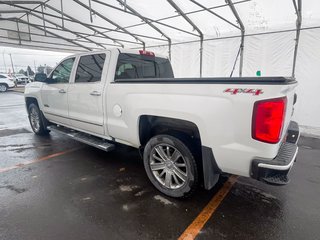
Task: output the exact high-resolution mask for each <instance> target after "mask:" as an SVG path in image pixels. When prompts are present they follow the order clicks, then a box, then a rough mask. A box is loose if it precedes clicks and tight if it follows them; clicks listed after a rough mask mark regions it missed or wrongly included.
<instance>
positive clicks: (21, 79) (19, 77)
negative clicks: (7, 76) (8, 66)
mask: <svg viewBox="0 0 320 240" xmlns="http://www.w3.org/2000/svg"><path fill="white" fill-rule="evenodd" d="M14 77H15V81H16V83H17V84H27V83H29V82H30V80H29V78H28V76H26V75H24V74H20V73H18V74H15V75H14Z"/></svg>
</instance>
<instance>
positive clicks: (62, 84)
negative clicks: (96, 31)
mask: <svg viewBox="0 0 320 240" xmlns="http://www.w3.org/2000/svg"><path fill="white" fill-rule="evenodd" d="M74 61H75V58H74V57H73V58H68V59H66V60H64V61H62V62H61V63H60V64H59V65H58V66H57V67H56V68H55V69H54V71H53V72H52V73H51V74H50V76H49V77H48V79H47V81H46V84H44V85H43V87H42V89H41V98H42V102H43V105H44V113H45V115H46V117H47V119H48V120H49V121H50V120H51V121H53V122H57V123H61V124H65V125H69V119H68V94H67V92H68V87H69V81H70V79H71V73H72V68H73V65H74Z"/></svg>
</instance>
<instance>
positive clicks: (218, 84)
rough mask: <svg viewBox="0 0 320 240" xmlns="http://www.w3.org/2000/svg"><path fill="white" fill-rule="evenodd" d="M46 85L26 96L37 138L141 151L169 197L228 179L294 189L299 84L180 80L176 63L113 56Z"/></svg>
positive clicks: (64, 69)
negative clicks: (63, 138) (53, 137)
mask: <svg viewBox="0 0 320 240" xmlns="http://www.w3.org/2000/svg"><path fill="white" fill-rule="evenodd" d="M37 81H38V82H32V83H29V84H28V85H27V86H26V88H25V102H26V108H27V111H28V116H29V120H30V124H31V127H32V129H33V131H34V133H35V134H38V135H45V134H48V133H49V131H57V132H59V133H62V134H65V135H67V136H69V137H71V138H73V139H76V140H78V141H81V142H84V143H86V144H89V145H92V146H95V147H97V148H100V149H102V150H104V151H111V150H113V149H114V148H115V144H116V143H120V144H125V145H128V146H132V147H134V148H137V149H138V150H139V151H140V153H141V155H143V162H144V168H145V171H146V174H147V176H148V178H149V179H150V181H151V183H152V184H153V185H154V186H155V187H156V188H157V189H158V190H159V191H161V192H162V193H164V194H166V195H168V196H171V197H187V196H189V195H191V194H192V193H193V192H194V191H195V189H196V187H197V186H198V185H201V186H203V187H204V188H205V189H211V188H212V187H213V186H214V185H215V184H216V183H217V181H218V179H219V176H220V174H221V173H229V174H236V175H240V176H245V177H251V178H254V179H257V180H259V181H263V182H265V183H269V184H274V185H284V184H287V183H288V181H289V179H288V177H287V175H288V173H289V171H290V169H291V167H292V165H293V163H294V161H295V159H296V155H297V152H298V147H297V141H298V139H299V127H298V124H297V123H296V122H293V121H291V116H292V114H293V108H294V104H295V102H296V99H297V96H296V94H295V88H296V86H297V82H296V80H295V79H293V78H285V77H250V78H248V77H242V78H237V77H234V78H174V76H173V71H172V68H171V64H170V61H169V60H168V59H167V58H166V57H162V56H158V55H155V54H154V53H153V52H149V51H144V50H139V51H138V50H136V51H134V50H125V49H110V50H104V51H99V52H86V53H83V54H76V55H73V56H69V57H67V58H65V59H64V60H63V61H61V62H60V63H59V64H58V65H57V67H56V68H55V69H54V70H53V71H52V72H51V73H50V75H49V76H48V77H47V76H46V75H44V76H43V77H42V78H41V79H40V80H39V79H38V80H37Z"/></svg>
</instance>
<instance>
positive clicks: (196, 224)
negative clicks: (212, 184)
mask: <svg viewBox="0 0 320 240" xmlns="http://www.w3.org/2000/svg"><path fill="white" fill-rule="evenodd" d="M237 178H238V177H237V176H234V175H232V176H231V177H229V178H228V180H227V181H226V182H225V183H224V184H223V186H222V188H221V189H220V190H219V191H218V192H217V193H216V194H215V195H214V196H213V198H212V199H211V200H210V202H209V203H208V204H207V205H206V206H205V208H204V209H203V210H202V211H201V212H200V214H199V215H198V216H197V217H196V218H195V219H194V220H193V222H192V223H191V224H190V225H189V226H188V228H187V229H186V230H185V231H184V232H183V233H182V234H181V236H180V237H179V238H178V239H179V240H191V239H195V238H196V236H197V235H198V234H199V232H200V231H201V229H202V228H203V226H204V225H205V224H206V222H207V221H208V220H209V219H210V217H211V216H212V214H213V213H214V212H215V210H216V209H217V208H218V207H219V205H220V203H221V202H222V201H223V199H224V198H225V197H226V196H227V194H228V193H229V191H230V190H231V188H232V186H233V184H234V183H235V182H236V181H237Z"/></svg>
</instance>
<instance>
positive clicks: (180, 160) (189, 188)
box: [143, 135, 198, 198]
mask: <svg viewBox="0 0 320 240" xmlns="http://www.w3.org/2000/svg"><path fill="white" fill-rule="evenodd" d="M143 162H144V167H145V170H146V172H147V175H148V177H149V179H150V181H151V182H152V184H153V185H154V186H155V187H156V188H157V189H158V190H159V191H160V192H162V193H164V194H165V195H167V196H170V197H176V198H183V197H188V196H190V195H191V194H192V193H193V192H194V191H195V189H196V188H197V185H198V172H197V165H196V161H195V159H194V156H193V155H192V153H191V152H190V150H189V149H188V147H187V146H186V145H185V144H184V143H183V142H182V141H181V140H179V139H178V138H176V137H173V136H170V135H157V136H155V137H153V138H151V139H150V141H149V142H148V143H147V145H146V147H145V149H144V154H143Z"/></svg>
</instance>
